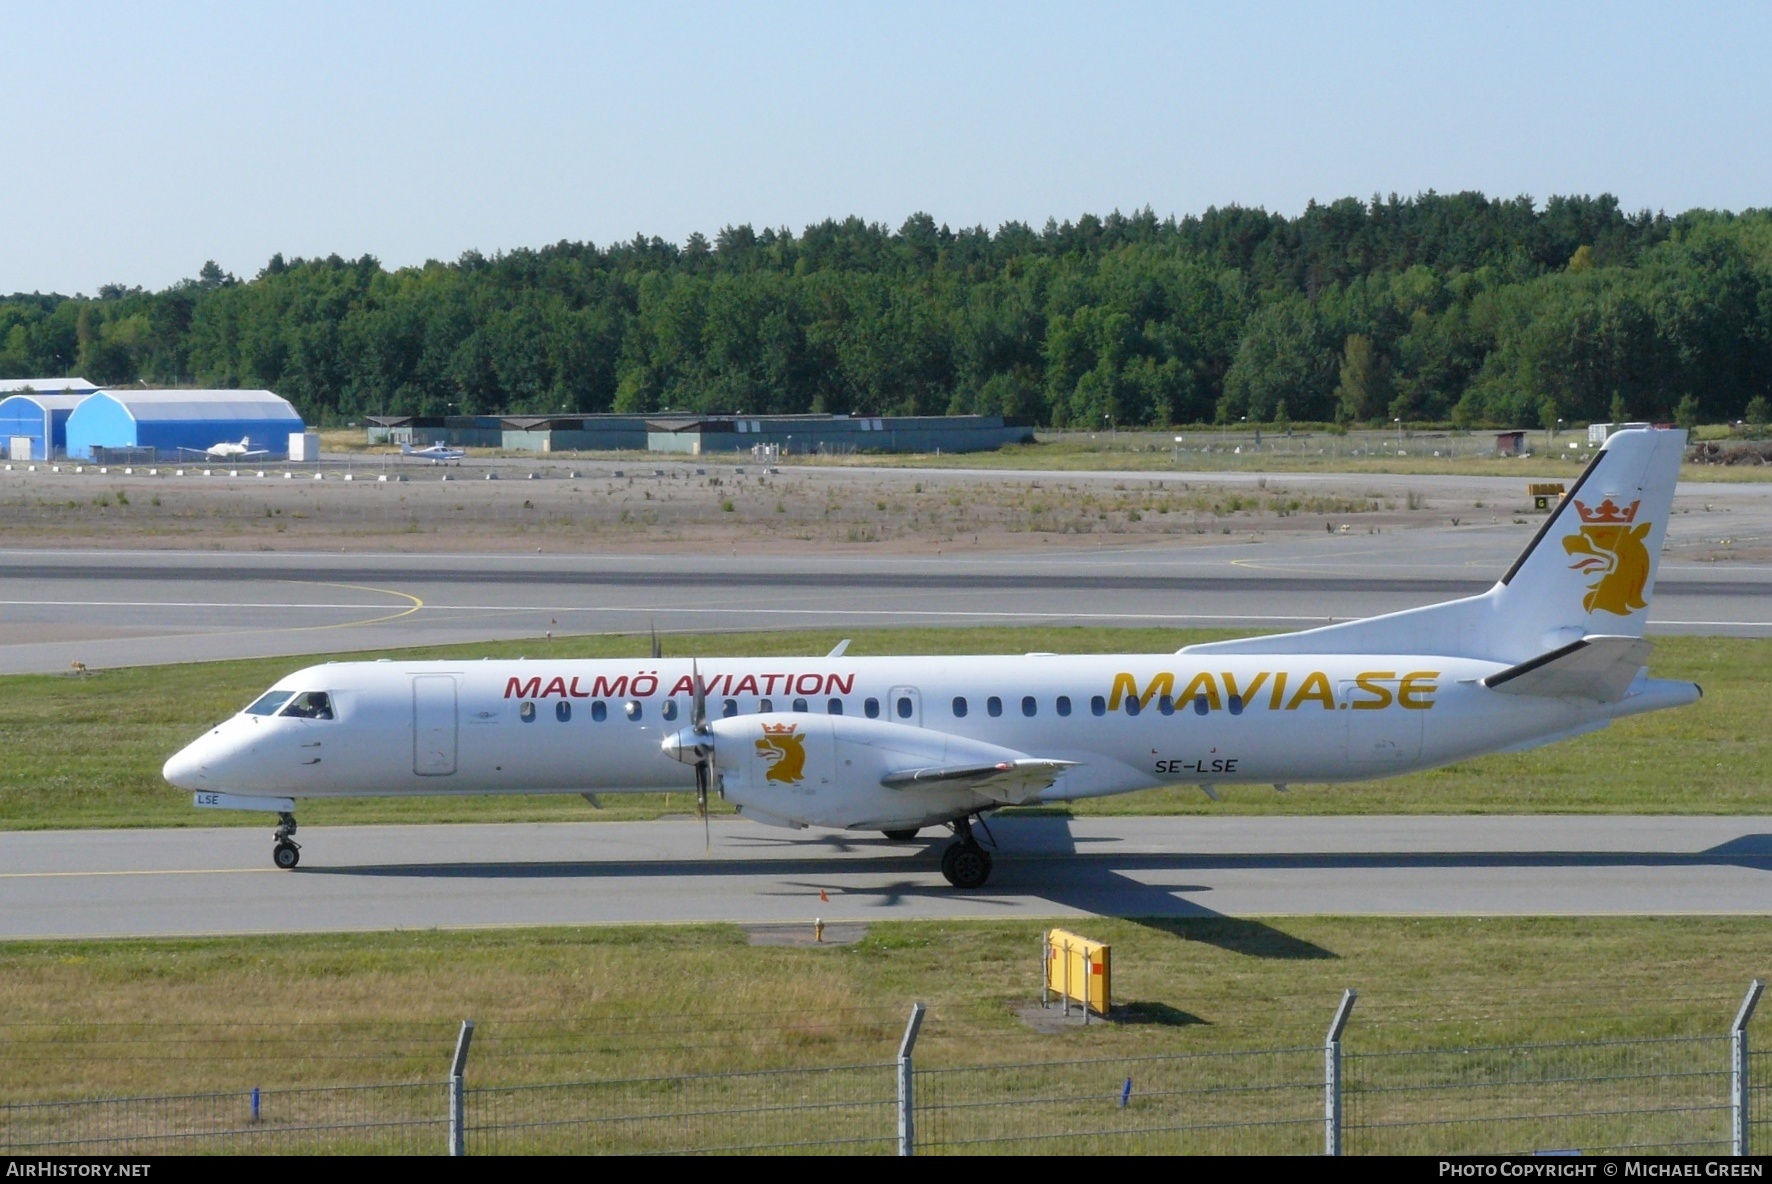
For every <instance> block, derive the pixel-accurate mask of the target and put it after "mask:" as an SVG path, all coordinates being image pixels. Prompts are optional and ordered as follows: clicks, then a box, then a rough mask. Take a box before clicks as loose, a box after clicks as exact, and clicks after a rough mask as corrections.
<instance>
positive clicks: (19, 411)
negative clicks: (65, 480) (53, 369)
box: [0, 378, 98, 460]
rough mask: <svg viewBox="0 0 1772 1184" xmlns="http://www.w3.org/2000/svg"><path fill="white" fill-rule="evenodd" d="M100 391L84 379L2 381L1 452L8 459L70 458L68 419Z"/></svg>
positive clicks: (0, 409) (0, 390) (19, 379)
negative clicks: (87, 398) (90, 396)
mask: <svg viewBox="0 0 1772 1184" xmlns="http://www.w3.org/2000/svg"><path fill="white" fill-rule="evenodd" d="M97 389H98V388H97V387H95V386H93V385H92V384H91V383H90V382H87V381H86V380H85V379H84V378H8V379H5V380H4V381H0V450H4V451H5V453H6V458H7V459H8V460H54V459H56V458H57V457H59V456H65V455H67V450H68V416H69V415H70V414H71V413H72V412H73V410H74V408H76V407H78V406H79V405H80V402H81V400H83V399H85V398H86V396H87V395H90V394H92V393H93V392H94V391H96V390H97Z"/></svg>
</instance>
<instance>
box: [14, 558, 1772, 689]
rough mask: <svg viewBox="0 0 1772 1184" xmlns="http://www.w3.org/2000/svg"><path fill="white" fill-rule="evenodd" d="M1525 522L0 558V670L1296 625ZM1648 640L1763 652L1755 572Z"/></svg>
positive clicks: (1490, 570) (1460, 584) (1668, 611)
mask: <svg viewBox="0 0 1772 1184" xmlns="http://www.w3.org/2000/svg"><path fill="white" fill-rule="evenodd" d="M1534 525H1535V524H1526V525H1514V524H1511V523H1503V524H1499V525H1482V526H1462V527H1458V528H1453V527H1434V528H1423V529H1417V530H1411V531H1405V532H1397V533H1391V534H1380V535H1349V536H1342V535H1321V536H1314V537H1304V538H1299V537H1287V538H1277V539H1275V540H1273V541H1261V542H1250V541H1248V540H1247V539H1246V538H1236V539H1233V540H1227V541H1224V542H1222V543H1212V544H1208V545H1198V544H1197V543H1196V544H1192V545H1185V546H1183V545H1141V546H1135V547H1128V548H1124V549H1114V548H1107V547H1103V546H1094V545H1087V546H1077V547H1072V548H1058V547H1048V548H1043V549H1041V550H1038V551H1033V552H1018V553H1011V554H978V553H972V554H963V555H949V556H940V555H912V556H904V555H899V556H877V555H868V554H860V553H853V552H845V553H837V554H829V555H823V556H805V555H797V556H784V555H751V554H739V555H682V554H677V555H633V554H608V555H599V554H588V555H587V554H577V555H546V554H542V555H515V556H513V555H508V554H505V555H481V554H458V555H449V554H444V555H417V554H392V555H388V554H382V555H375V554H333V553H328V554H315V553H217V552H172V553H168V552H164V551H152V552H150V551H138V552H129V551H101V552H89V551H51V550H39V551H7V552H0V674H6V673H33V672H54V671H65V670H67V669H69V667H70V665H71V664H72V663H80V664H82V665H84V666H86V667H89V668H93V669H97V668H100V667H107V666H133V665H148V664H155V663H166V662H187V661H201V660H212V659H224V658H241V657H267V656H275V655H313V654H330V653H344V652H352V651H363V650H373V649H387V648H394V647H402V646H425V645H444V644H458V643H468V642H475V641H487V640H499V639H513V638H534V639H536V640H537V642H538V643H540V641H541V639H542V638H543V637H544V635H546V634H550V633H552V634H572V633H645V632H646V631H648V630H649V629H654V628H656V629H657V630H659V631H660V632H661V633H665V634H672V633H690V632H693V633H703V632H726V631H737V630H759V629H774V630H780V629H811V628H822V629H839V630H840V629H849V628H856V629H860V628H870V627H882V626H911V625H914V626H956V625H1106V626H1155V627H1168V628H1183V627H1217V628H1229V629H1243V630H1250V631H1255V630H1268V631H1273V630H1287V629H1300V628H1308V627H1310V626H1312V625H1319V624H1324V623H1327V622H1329V621H1332V620H1346V619H1349V618H1353V617H1362V616H1370V615H1373V614H1377V613H1383V612H1391V611H1395V610H1397V609H1402V608H1409V607H1412V606H1415V605H1419V604H1427V603H1431V602H1433V601H1438V600H1445V599H1450V598H1452V597H1455V596H1462V595H1469V594H1471V593H1474V592H1479V591H1481V590H1483V589H1484V588H1486V587H1488V586H1489V585H1490V584H1491V583H1492V582H1493V581H1494V579H1495V578H1497V577H1498V576H1499V575H1500V574H1501V573H1502V572H1503V571H1505V570H1506V568H1507V565H1508V563H1509V562H1510V561H1511V559H1512V558H1513V556H1514V555H1515V554H1517V553H1518V552H1519V550H1520V549H1521V548H1523V547H1524V546H1525V544H1526V543H1527V541H1528V540H1529V539H1530V537H1531V533H1532V530H1533V528H1534ZM1651 629H1652V631H1654V632H1689V633H1693V632H1695V633H1706V634H1724V635H1734V636H1772V567H1769V566H1766V565H1761V564H1753V563H1729V564H1723V563H1693V562H1683V561H1681V560H1679V559H1678V558H1677V556H1676V555H1673V554H1670V555H1669V556H1668V558H1667V559H1666V560H1665V561H1664V563H1663V566H1662V569H1661V576H1660V582H1659V584H1658V587H1657V591H1656V597H1655V602H1654V606H1653V609H1652V617H1651Z"/></svg>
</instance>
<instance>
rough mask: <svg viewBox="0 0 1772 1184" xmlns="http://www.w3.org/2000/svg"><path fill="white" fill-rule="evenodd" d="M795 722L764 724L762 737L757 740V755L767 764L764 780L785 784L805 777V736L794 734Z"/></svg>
mask: <svg viewBox="0 0 1772 1184" xmlns="http://www.w3.org/2000/svg"><path fill="white" fill-rule="evenodd" d="M797 726H798V725H796V724H773V725H772V724H764V725H763V738H762V739H761V740H759V741H757V755H758V756H760V757H762V758H763V760H764V762H765V763H767V764H768V765H769V768H768V770H767V771H766V772H765V773H764V774H763V779H764V780H765V781H780V782H782V783H784V784H786V785H793V784H795V783H796V782H800V781H804V780H805V779H806V737H804V736H796V735H795V734H794V729H795V728H796V727H797Z"/></svg>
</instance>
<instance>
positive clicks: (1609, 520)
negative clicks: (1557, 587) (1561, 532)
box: [1563, 498, 1649, 617]
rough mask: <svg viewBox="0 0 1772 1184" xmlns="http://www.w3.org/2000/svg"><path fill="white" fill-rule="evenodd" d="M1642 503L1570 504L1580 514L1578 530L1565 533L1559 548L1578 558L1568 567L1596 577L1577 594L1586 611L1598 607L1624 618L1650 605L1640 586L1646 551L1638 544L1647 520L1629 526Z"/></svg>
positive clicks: (1644, 573)
mask: <svg viewBox="0 0 1772 1184" xmlns="http://www.w3.org/2000/svg"><path fill="white" fill-rule="evenodd" d="M1641 504H1642V503H1641V502H1632V503H1631V504H1630V505H1628V506H1626V507H1624V508H1622V509H1620V508H1619V507H1618V506H1617V505H1616V504H1614V503H1613V501H1612V499H1611V498H1607V499H1606V500H1605V501H1603V502H1601V503H1600V504H1599V505H1598V506H1594V507H1591V508H1590V507H1588V506H1585V505H1583V504H1582V503H1580V502H1576V503H1575V509H1576V512H1577V513H1579V514H1580V515H1581V533H1579V534H1572V535H1568V536H1567V537H1565V538H1564V539H1563V550H1564V551H1566V552H1568V553H1569V554H1570V555H1579V556H1580V557H1581V558H1579V559H1577V560H1576V561H1575V562H1574V563H1571V564H1570V565H1569V566H1570V567H1571V568H1573V569H1574V570H1576V571H1581V572H1586V573H1588V574H1589V575H1594V576H1597V577H1598V578H1597V579H1596V580H1595V581H1594V582H1593V583H1591V584H1589V585H1588V586H1587V595H1586V596H1584V597H1582V598H1581V603H1582V606H1583V607H1584V608H1586V609H1587V611H1588V612H1590V613H1591V612H1595V611H1597V610H1603V611H1605V612H1609V613H1612V614H1614V615H1615V616H1620V617H1628V616H1630V614H1632V613H1634V612H1636V611H1637V610H1638V609H1643V608H1648V607H1649V602H1648V601H1646V600H1644V599H1643V589H1644V588H1645V587H1647V586H1648V583H1649V549H1648V548H1647V547H1645V546H1643V540H1644V539H1645V538H1647V537H1648V535H1649V523H1647V522H1644V523H1642V524H1640V525H1635V526H1633V525H1632V523H1633V522H1635V521H1636V517H1637V507H1638V506H1639V505H1641Z"/></svg>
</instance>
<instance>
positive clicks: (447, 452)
mask: <svg viewBox="0 0 1772 1184" xmlns="http://www.w3.org/2000/svg"><path fill="white" fill-rule="evenodd" d="M400 455H401V456H420V457H423V458H424V459H425V460H429V461H443V460H460V459H461V458H462V457H464V456H466V455H467V453H466V452H463V451H462V450H461V449H459V448H451V447H449V446H448V445H447V444H427V445H425V446H424V447H423V448H414V447H413V446H412V445H410V444H402V445H400Z"/></svg>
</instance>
